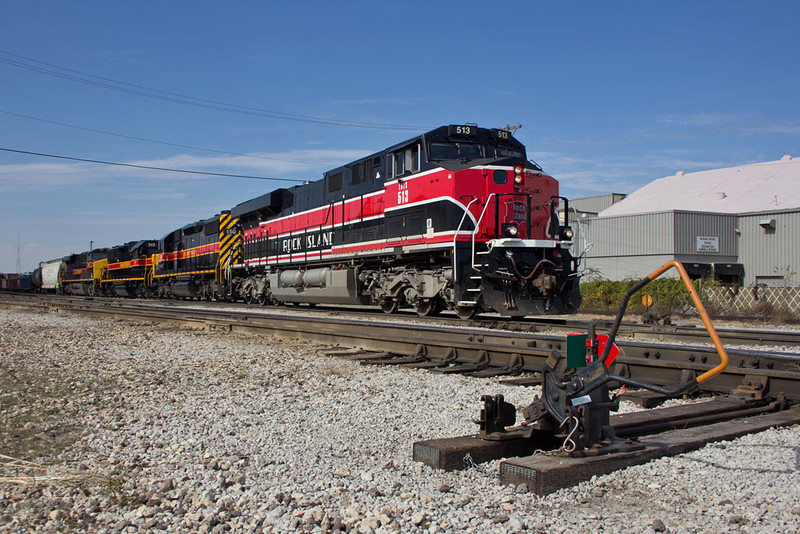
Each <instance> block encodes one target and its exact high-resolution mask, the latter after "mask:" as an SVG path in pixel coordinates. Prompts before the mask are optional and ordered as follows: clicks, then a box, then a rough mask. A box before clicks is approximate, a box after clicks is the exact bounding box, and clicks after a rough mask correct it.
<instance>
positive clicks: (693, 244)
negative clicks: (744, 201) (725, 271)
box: [675, 211, 737, 262]
mask: <svg viewBox="0 0 800 534" xmlns="http://www.w3.org/2000/svg"><path fill="white" fill-rule="evenodd" d="M698 238H700V239H701V240H702V241H703V245H701V244H699V242H698ZM714 240H716V241H714ZM712 243H716V245H712ZM714 250H716V252H715V251H714ZM675 254H676V255H686V256H696V257H698V259H694V260H692V261H701V259H702V258H703V257H707V259H708V261H709V262H714V261H735V258H736V254H737V251H736V215H733V214H728V213H698V212H692V211H677V212H675ZM720 256H724V257H726V258H729V259H720Z"/></svg>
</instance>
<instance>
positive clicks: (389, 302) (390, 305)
mask: <svg viewBox="0 0 800 534" xmlns="http://www.w3.org/2000/svg"><path fill="white" fill-rule="evenodd" d="M399 307H400V302H398V300H397V299H385V300H383V301H382V302H381V310H382V311H383V313H394V312H396V311H397V308H399Z"/></svg>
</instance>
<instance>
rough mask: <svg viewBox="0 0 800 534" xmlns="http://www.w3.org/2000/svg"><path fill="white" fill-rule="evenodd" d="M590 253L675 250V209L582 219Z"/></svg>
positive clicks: (625, 254)
mask: <svg viewBox="0 0 800 534" xmlns="http://www.w3.org/2000/svg"><path fill="white" fill-rule="evenodd" d="M581 227H582V229H584V234H585V235H584V237H585V238H586V240H587V243H592V244H593V247H592V249H591V250H590V251H589V257H606V256H640V255H653V254H674V252H675V241H674V239H673V235H674V228H675V220H674V213H673V212H671V211H664V212H660V213H645V214H639V215H623V216H620V217H599V218H597V219H586V220H584V221H581Z"/></svg>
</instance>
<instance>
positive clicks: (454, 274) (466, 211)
mask: <svg viewBox="0 0 800 534" xmlns="http://www.w3.org/2000/svg"><path fill="white" fill-rule="evenodd" d="M477 201H478V197H475V198H473V199H472V200H470V201H469V204H467V207H466V209H464V215H462V216H461V222H459V223H458V228H456V233H455V235H453V282H456V281H457V280H458V269H457V268H456V243H457V241H458V233H459V232H460V231H461V227H462V226H463V225H464V221H465V220H466V218H467V214H468V213H469V208H470V206H472V204H473V203H475V202H477ZM472 236H473V239H472V241H473V243H474V242H475V237H474V236H475V233H474V232H473V234H472ZM474 252H475V247H474V245H473V256H474ZM470 261H471V262H472V265H474V264H475V261H474V259H473V258H470Z"/></svg>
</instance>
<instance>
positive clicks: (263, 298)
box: [258, 293, 267, 306]
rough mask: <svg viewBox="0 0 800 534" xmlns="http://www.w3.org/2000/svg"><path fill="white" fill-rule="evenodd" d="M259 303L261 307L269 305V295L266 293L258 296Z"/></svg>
mask: <svg viewBox="0 0 800 534" xmlns="http://www.w3.org/2000/svg"><path fill="white" fill-rule="evenodd" d="M258 303H259V304H260V305H261V306H266V305H267V294H266V293H261V294H259V295H258Z"/></svg>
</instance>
